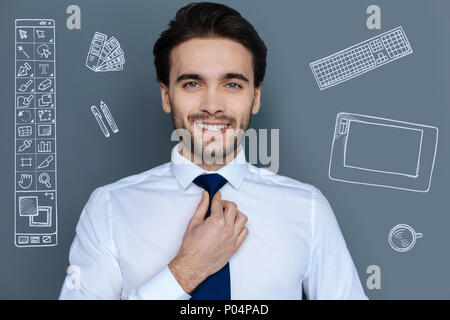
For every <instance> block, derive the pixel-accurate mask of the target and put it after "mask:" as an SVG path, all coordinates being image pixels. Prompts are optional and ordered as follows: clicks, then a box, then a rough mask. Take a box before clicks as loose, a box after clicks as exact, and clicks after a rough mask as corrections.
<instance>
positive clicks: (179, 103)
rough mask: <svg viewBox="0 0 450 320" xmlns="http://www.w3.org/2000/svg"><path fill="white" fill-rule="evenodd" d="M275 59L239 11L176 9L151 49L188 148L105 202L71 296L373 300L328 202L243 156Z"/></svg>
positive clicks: (78, 243)
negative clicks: (244, 139) (269, 60)
mask: <svg viewBox="0 0 450 320" xmlns="http://www.w3.org/2000/svg"><path fill="white" fill-rule="evenodd" d="M266 50H267V49H266V47H265V45H264V42H263V41H262V40H261V39H260V38H259V36H258V34H257V32H256V31H255V30H254V28H253V27H252V26H251V25H250V24H249V23H248V21H246V20H245V19H244V18H243V17H241V15H240V14H239V13H238V12H237V11H235V10H233V9H231V8H229V7H227V6H224V5H221V4H214V3H198V4H189V5H187V6H185V7H184V8H181V9H180V10H179V11H178V12H177V15H176V17H175V19H174V20H173V21H171V23H170V27H169V29H168V30H166V31H164V32H163V33H162V34H161V37H160V38H159V39H158V41H157V42H156V44H155V46H154V50H153V52H154V55H155V66H156V70H157V76H158V80H159V83H160V89H161V98H162V106H163V110H164V111H165V112H167V113H171V114H172V116H173V122H174V126H175V128H176V129H178V130H180V132H182V133H183V134H182V135H181V138H180V142H179V143H178V144H177V145H176V146H175V147H174V148H173V149H172V154H171V162H169V163H166V164H163V165H161V166H158V167H156V168H153V169H151V170H148V171H146V172H143V173H141V174H137V175H134V176H130V177H127V178H124V179H122V180H119V181H118V182H115V183H112V184H110V185H107V186H104V187H101V188H98V189H96V190H95V191H94V192H93V194H92V195H91V197H90V199H89V201H88V202H87V204H86V206H85V208H84V209H83V212H82V214H81V217H80V220H79V223H78V225H77V229H76V230H77V235H76V237H75V240H74V242H73V244H72V246H71V249H70V263H71V265H72V266H76V267H77V268H78V269H79V275H78V276H79V284H78V286H73V285H70V281H72V280H73V279H70V277H69V276H68V277H67V278H66V281H65V284H64V285H63V288H62V291H61V295H60V298H61V299H118V298H123V299H301V298H302V286H303V289H304V291H305V293H306V295H307V297H308V298H309V299H366V296H365V294H364V292H363V290H362V287H361V283H360V281H359V278H358V275H357V272H356V269H355V266H354V264H353V262H352V259H351V257H350V255H349V252H348V250H347V247H346V244H345V241H344V238H343V236H342V234H341V232H340V230H339V226H338V224H337V221H336V219H335V217H334V214H333V212H332V210H331V208H330V206H329V204H328V202H327V200H326V199H325V197H324V196H323V195H322V193H321V192H320V191H319V190H318V189H316V188H315V187H313V186H311V185H307V184H304V183H300V182H298V181H295V180H293V179H290V178H287V177H283V176H279V175H275V174H273V175H269V174H264V171H261V170H259V169H258V168H257V167H255V166H253V165H251V164H249V163H248V162H247V161H246V160H245V155H244V150H243V148H241V147H240V144H239V142H240V141H241V139H242V134H240V133H242V132H243V131H245V130H247V129H248V128H249V123H250V117H251V115H252V114H256V113H257V112H258V110H259V107H260V97H261V86H262V81H263V78H264V73H265V67H266ZM236 132H237V133H236ZM239 132H240V133H239ZM196 160H197V161H196ZM219 189H220V191H219Z"/></svg>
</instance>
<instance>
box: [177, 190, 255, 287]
mask: <svg viewBox="0 0 450 320" xmlns="http://www.w3.org/2000/svg"><path fill="white" fill-rule="evenodd" d="M208 205H209V195H208V192H206V191H203V194H202V200H201V201H200V203H199V205H198V207H197V210H196V212H195V213H194V215H193V216H192V218H191V220H190V221H189V224H188V226H187V229H186V232H185V234H184V237H183V241H182V244H181V248H180V251H179V252H178V254H177V256H176V257H175V258H174V259H173V260H172V261H171V262H170V264H169V269H170V270H171V272H172V273H173V275H174V276H175V278H176V279H177V281H178V282H179V283H180V285H181V286H182V287H183V289H184V291H186V292H187V293H188V294H189V293H191V292H192V291H193V290H194V289H195V288H196V287H197V286H198V285H199V284H200V283H201V282H202V281H204V280H205V279H206V278H207V277H209V276H210V275H211V274H214V273H216V272H217V271H219V270H220V269H222V268H223V266H224V265H225V264H226V263H227V262H228V261H229V260H230V258H231V257H232V256H233V254H234V253H235V252H236V251H237V250H238V249H239V247H240V246H241V244H242V242H243V241H244V239H245V238H246V237H247V235H248V229H247V228H246V227H245V224H246V222H247V216H246V215H244V214H243V213H242V212H240V211H239V210H237V205H236V204H235V203H234V202H231V201H226V200H222V198H221V193H220V191H218V192H217V193H216V194H215V195H214V197H213V199H212V203H211V215H210V216H209V217H208V218H206V219H205V215H206V213H207V211H208Z"/></svg>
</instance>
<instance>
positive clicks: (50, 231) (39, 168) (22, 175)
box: [14, 19, 58, 247]
mask: <svg viewBox="0 0 450 320" xmlns="http://www.w3.org/2000/svg"><path fill="white" fill-rule="evenodd" d="M15 39H16V40H15V41H16V43H15V63H16V73H15V100H16V105H15V108H16V117H15V129H14V130H15V137H16V139H15V209H14V210H15V219H14V228H15V232H14V238H15V240H14V242H15V245H16V246H17V247H44V246H56V245H57V244H58V239H57V230H58V226H57V179H56V177H57V172H56V170H57V167H56V109H55V108H56V73H55V61H56V60H55V59H56V57H55V54H56V53H55V21H54V20H51V19H16V20H15Z"/></svg>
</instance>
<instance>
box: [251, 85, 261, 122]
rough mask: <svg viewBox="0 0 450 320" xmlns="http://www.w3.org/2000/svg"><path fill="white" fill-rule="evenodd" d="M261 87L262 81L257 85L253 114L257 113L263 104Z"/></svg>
mask: <svg viewBox="0 0 450 320" xmlns="http://www.w3.org/2000/svg"><path fill="white" fill-rule="evenodd" d="M261 87H262V82H261V83H260V84H259V85H258V86H257V87H255V99H254V100H253V106H252V114H257V113H258V111H259V107H260V106H261Z"/></svg>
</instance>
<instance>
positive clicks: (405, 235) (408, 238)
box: [388, 224, 423, 252]
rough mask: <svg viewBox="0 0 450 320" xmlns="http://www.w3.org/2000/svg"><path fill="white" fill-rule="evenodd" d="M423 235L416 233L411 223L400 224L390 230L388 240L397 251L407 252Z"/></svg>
mask: <svg viewBox="0 0 450 320" xmlns="http://www.w3.org/2000/svg"><path fill="white" fill-rule="evenodd" d="M422 237H423V234H422V233H416V231H414V229H413V228H411V227H410V226H409V225H407V224H398V225H396V226H395V227H393V228H392V229H391V231H390V232H389V235H388V241H389V245H390V246H391V248H392V249H394V250H395V251H398V252H406V251H409V250H411V249H412V248H413V247H414V245H415V244H416V240H417V239H420V238H422Z"/></svg>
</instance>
